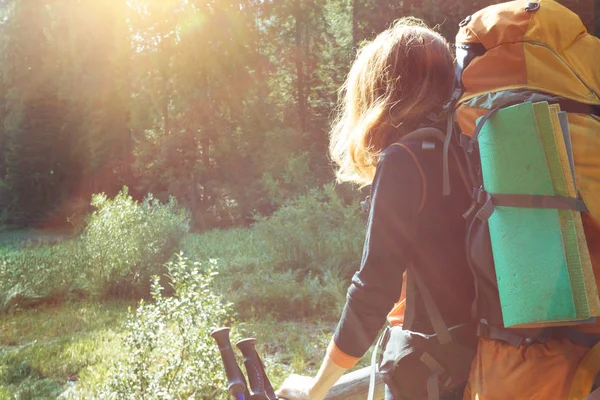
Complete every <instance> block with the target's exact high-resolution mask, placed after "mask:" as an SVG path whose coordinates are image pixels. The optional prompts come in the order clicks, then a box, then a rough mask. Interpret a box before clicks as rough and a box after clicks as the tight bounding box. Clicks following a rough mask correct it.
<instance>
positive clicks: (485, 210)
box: [473, 188, 588, 221]
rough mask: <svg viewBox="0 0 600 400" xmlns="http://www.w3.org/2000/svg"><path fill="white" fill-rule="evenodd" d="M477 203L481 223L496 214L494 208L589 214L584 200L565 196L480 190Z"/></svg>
mask: <svg viewBox="0 0 600 400" xmlns="http://www.w3.org/2000/svg"><path fill="white" fill-rule="evenodd" d="M473 199H474V201H475V203H477V204H481V205H482V206H481V208H480V209H479V210H478V211H477V214H476V218H477V219H479V220H481V221H487V220H488V219H489V217H490V216H491V215H492V213H493V212H494V207H496V206H504V207H523V208H553V209H557V210H573V211H579V212H588V208H587V206H586V205H585V203H584V202H583V200H581V199H579V198H574V197H564V196H545V195H529V194H500V193H496V194H495V193H488V192H486V191H485V190H483V189H481V188H478V189H474V191H473Z"/></svg>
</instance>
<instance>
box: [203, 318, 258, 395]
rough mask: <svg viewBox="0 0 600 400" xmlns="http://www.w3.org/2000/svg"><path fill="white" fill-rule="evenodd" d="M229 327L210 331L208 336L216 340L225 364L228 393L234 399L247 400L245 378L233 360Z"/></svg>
mask: <svg viewBox="0 0 600 400" xmlns="http://www.w3.org/2000/svg"><path fill="white" fill-rule="evenodd" d="M229 331H230V329H229V328H219V329H216V330H214V331H212V332H211V334H210V336H212V337H213V339H215V340H216V342H217V345H218V346H219V352H220V353H221V359H222V360H223V365H224V366H225V374H226V375H227V380H228V383H229V384H228V391H229V394H230V395H232V396H234V397H235V399H236V400H248V399H250V394H249V393H248V388H247V386H246V380H245V379H244V375H243V374H242V370H241V369H240V367H239V366H238V364H237V362H236V361H235V355H234V354H233V348H232V347H231V341H230V340H229Z"/></svg>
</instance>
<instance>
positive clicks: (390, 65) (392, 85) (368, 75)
mask: <svg viewBox="0 0 600 400" xmlns="http://www.w3.org/2000/svg"><path fill="white" fill-rule="evenodd" d="M453 76H454V61H453V56H452V53H451V51H450V46H449V44H448V42H447V41H446V40H445V39H444V38H443V37H442V36H441V35H440V34H438V33H436V32H434V31H433V30H431V29H430V28H429V27H427V25H426V24H425V23H424V22H423V21H421V20H419V19H417V18H402V19H400V20H398V21H397V22H396V23H395V24H394V25H393V26H392V27H391V28H389V29H387V30H385V31H383V32H382V33H380V34H379V35H378V36H377V37H376V38H375V39H374V40H373V41H372V42H370V43H368V44H367V45H366V46H364V47H363V48H361V49H360V51H359V52H358V55H357V57H356V60H355V61H354V63H353V64H352V68H351V69H350V73H349V74H348V77H347V79H346V82H345V83H344V85H343V86H342V88H341V89H340V100H339V105H338V116H337V118H336V123H335V125H334V127H333V129H332V131H331V134H330V145H329V152H330V155H331V158H332V159H333V161H335V162H336V163H337V164H338V166H339V168H338V171H337V174H336V175H337V178H338V181H340V182H343V181H349V182H355V183H358V184H360V185H361V186H366V185H369V184H371V182H372V180H373V176H374V174H375V167H376V166H377V162H378V159H379V155H380V153H381V151H383V150H384V149H385V148H386V147H387V146H389V145H390V144H392V143H393V142H395V141H397V140H398V139H399V138H400V137H401V136H402V135H403V134H405V133H407V132H410V131H411V130H414V129H416V128H417V127H418V125H419V124H420V123H421V122H422V121H423V119H424V118H425V116H427V115H428V114H429V113H431V112H438V111H440V110H441V108H442V106H443V104H444V103H445V102H446V101H447V100H448V99H449V98H450V96H451V92H452V86H453Z"/></svg>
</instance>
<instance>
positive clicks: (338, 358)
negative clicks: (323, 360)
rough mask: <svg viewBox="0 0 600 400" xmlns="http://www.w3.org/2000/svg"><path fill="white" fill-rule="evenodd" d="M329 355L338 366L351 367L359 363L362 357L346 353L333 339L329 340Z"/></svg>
mask: <svg viewBox="0 0 600 400" xmlns="http://www.w3.org/2000/svg"><path fill="white" fill-rule="evenodd" d="M327 356H328V357H329V358H330V359H331V361H333V363H334V364H336V365H337V366H338V367H342V368H347V369H350V368H352V367H354V366H355V365H356V363H358V360H360V357H352V356H349V355H348V354H346V353H344V352H343V351H342V350H340V349H339V347H337V345H336V344H335V342H334V341H333V339H331V342H329V346H327Z"/></svg>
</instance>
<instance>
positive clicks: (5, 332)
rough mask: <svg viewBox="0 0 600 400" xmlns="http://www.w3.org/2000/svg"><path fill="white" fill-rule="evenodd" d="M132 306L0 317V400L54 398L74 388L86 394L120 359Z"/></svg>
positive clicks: (82, 306)
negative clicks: (125, 323) (125, 327)
mask: <svg viewBox="0 0 600 400" xmlns="http://www.w3.org/2000/svg"><path fill="white" fill-rule="evenodd" d="M132 305H133V306H135V304H132V303H123V302H111V303H104V304H98V303H75V304H65V305H63V306H62V307H40V308H36V309H29V310H23V311H18V312H12V313H8V314H3V315H0V399H9V398H14V399H54V398H56V397H57V396H58V395H59V394H60V393H63V392H64V391H65V390H66V388H68V387H69V386H72V385H74V384H75V385H76V386H78V388H79V389H80V390H82V392H88V393H92V392H93V390H94V387H96V386H97V384H98V383H99V380H101V379H102V378H103V377H104V375H105V374H106V373H107V372H108V371H109V370H110V369H111V368H112V367H113V365H114V364H115V363H116V362H118V361H119V360H120V358H121V357H122V351H121V350H122V344H121V340H122V328H123V324H124V322H125V319H126V315H127V309H128V307H130V306H132ZM75 382H76V383H75Z"/></svg>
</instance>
